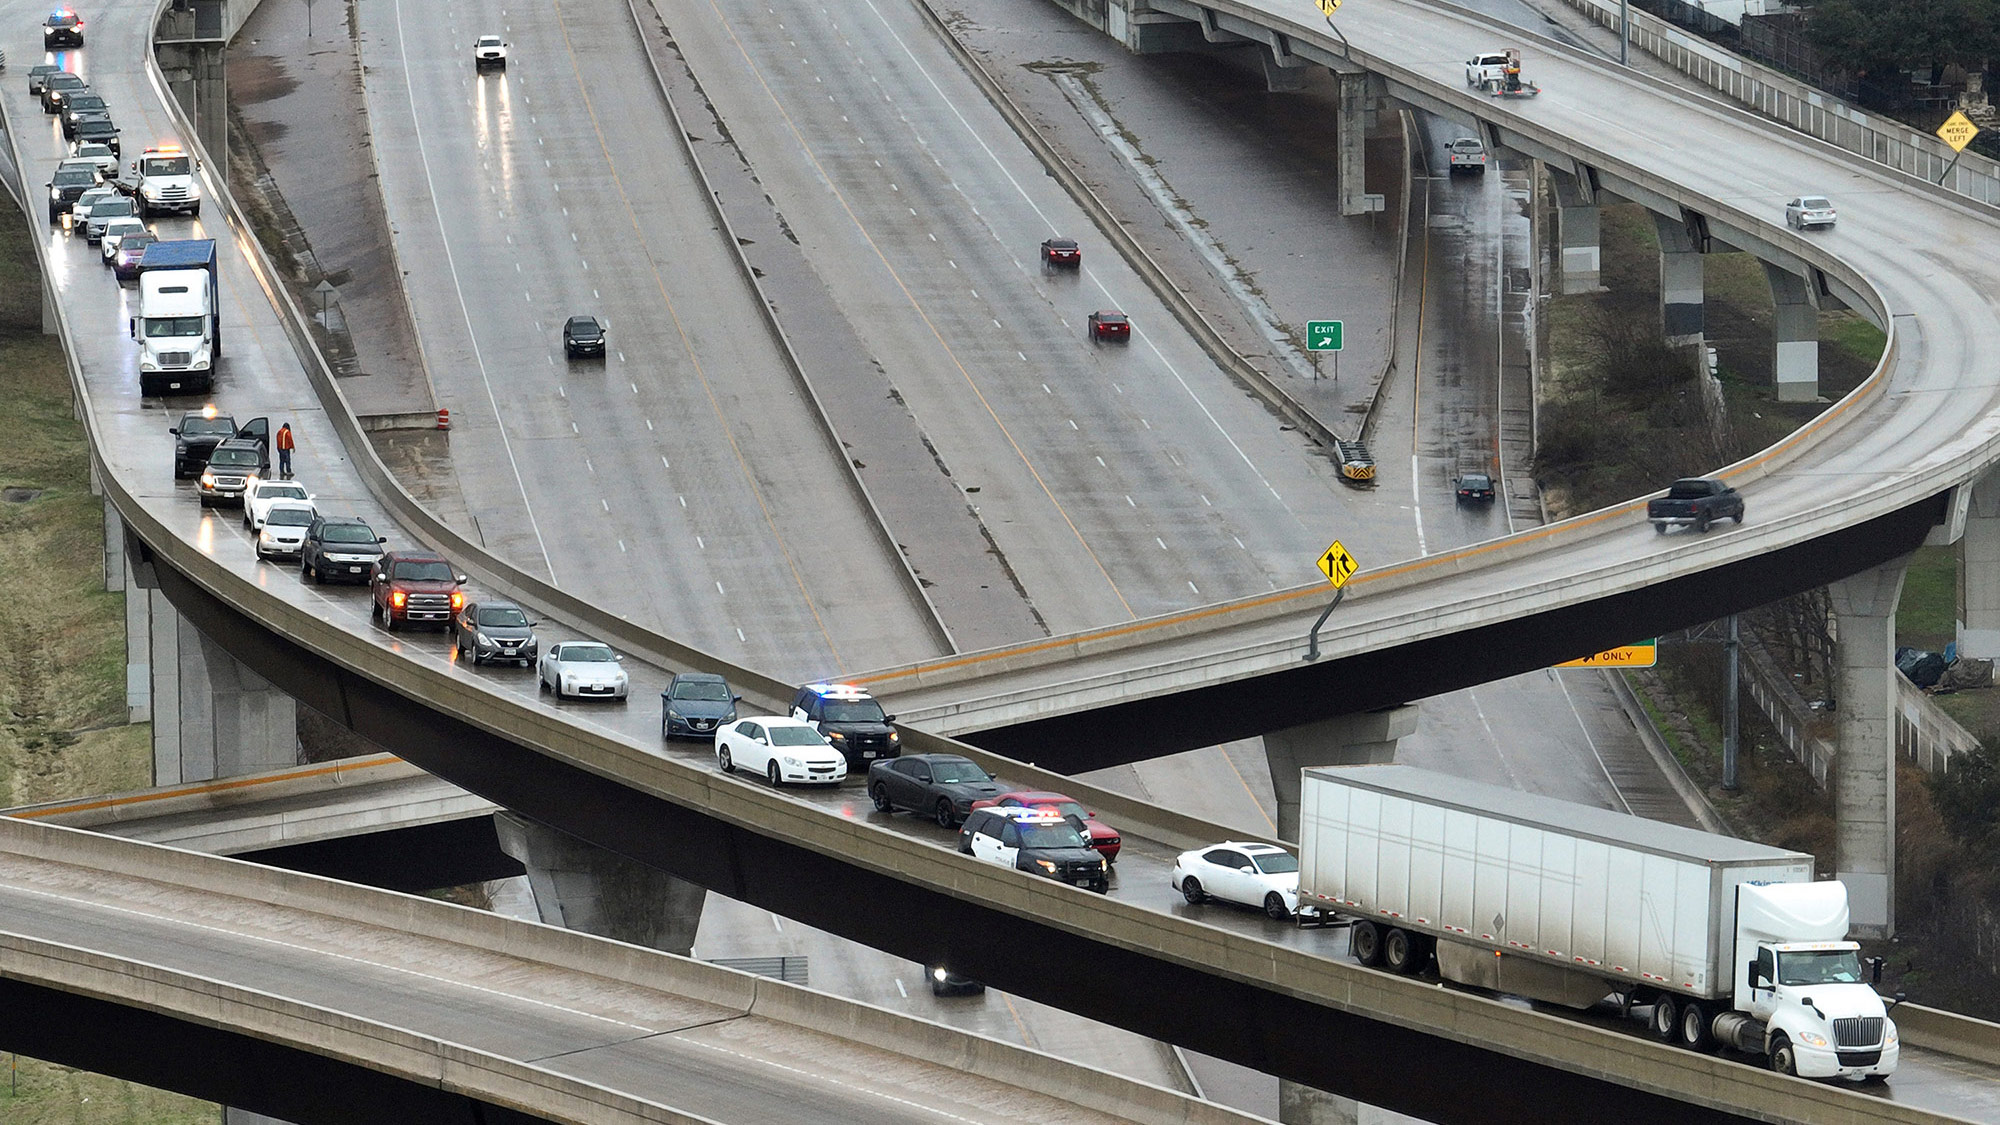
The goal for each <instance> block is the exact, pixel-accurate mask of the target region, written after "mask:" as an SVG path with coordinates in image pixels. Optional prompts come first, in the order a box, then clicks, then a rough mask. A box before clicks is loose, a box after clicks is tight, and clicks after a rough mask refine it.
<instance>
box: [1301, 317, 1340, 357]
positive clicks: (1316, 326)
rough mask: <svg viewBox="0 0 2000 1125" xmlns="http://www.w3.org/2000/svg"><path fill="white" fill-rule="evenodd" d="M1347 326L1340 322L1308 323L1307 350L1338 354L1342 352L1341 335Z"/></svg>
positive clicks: (1321, 321) (1314, 321) (1319, 321)
mask: <svg viewBox="0 0 2000 1125" xmlns="http://www.w3.org/2000/svg"><path fill="white" fill-rule="evenodd" d="M1344 327H1345V325H1344V324H1343V323H1342V322H1341V321H1338V320H1308V321H1306V350H1307V351H1313V352H1337V351H1339V350H1340V333H1341V329H1342V328H1344Z"/></svg>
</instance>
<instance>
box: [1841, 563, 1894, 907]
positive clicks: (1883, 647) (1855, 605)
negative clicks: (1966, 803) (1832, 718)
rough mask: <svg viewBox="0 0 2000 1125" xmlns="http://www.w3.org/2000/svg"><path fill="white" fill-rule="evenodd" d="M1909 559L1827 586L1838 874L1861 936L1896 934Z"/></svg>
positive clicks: (1887, 564) (1886, 564)
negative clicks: (1903, 600)
mask: <svg viewBox="0 0 2000 1125" xmlns="http://www.w3.org/2000/svg"><path fill="white" fill-rule="evenodd" d="M1908 565H1909V560H1908V559H1898V560H1896V561H1895V562H1891V563H1885V564H1883V565H1882V566H1878V567H1876V568H1875V569H1873V570H1868V571H1863V572H1862V573H1860V574H1857V575H1855V576H1853V577H1852V578H1843V579H1841V580H1840V581H1838V582H1834V583H1832V584H1830V585H1829V586H1828V587H1827V592H1828V593H1829V594H1830V595H1831V597H1830V601H1831V602H1832V605H1833V620H1834V637H1835V646H1834V647H1835V659H1836V660H1837V662H1838V667H1837V668H1836V669H1835V671H1834V701H1835V708H1836V709H1835V712H1834V713H1835V715H1836V716H1837V717H1838V720H1839V729H1838V741H1839V748H1838V750H1837V751H1836V752H1835V755H1834V759H1833V800H1834V819H1835V825H1834V868H1835V875H1836V876H1837V877H1838V878H1839V879H1840V881H1841V882H1843V883H1846V884H1847V894H1848V909H1849V911H1850V916H1851V924H1852V927H1853V930H1854V932H1855V933H1856V934H1859V935H1861V936H1863V937H1877V938H1887V937H1893V936H1895V933H1896V886H1895V876H1896V742H1895V731H1894V729H1893V727H1892V725H1891V723H1892V718H1893V715H1894V706H1895V699H1896V685H1895V681H1894V678H1893V677H1894V676H1895V675H1896V663H1895V659H1894V657H1895V645H1896V629H1895V626H1896V602H1897V600H1898V599H1899V598H1900V597H1901V596H1902V593H1903V572H1904V570H1905V569H1906V568H1907V567H1908Z"/></svg>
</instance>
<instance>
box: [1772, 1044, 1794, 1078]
mask: <svg viewBox="0 0 2000 1125" xmlns="http://www.w3.org/2000/svg"><path fill="white" fill-rule="evenodd" d="M1771 1069H1772V1070H1775V1071H1777V1072H1778V1073H1779V1074H1788V1075H1790V1076H1792V1077H1793V1078H1797V1077H1798V1076H1799V1052H1798V1048H1796V1047H1793V1046H1792V1041H1791V1040H1790V1039H1787V1038H1785V1037H1784V1036H1783V1035H1778V1036H1776V1037H1774V1038H1773V1039H1772V1040H1771Z"/></svg>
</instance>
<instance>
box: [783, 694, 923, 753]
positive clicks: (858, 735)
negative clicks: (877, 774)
mask: <svg viewBox="0 0 2000 1125" xmlns="http://www.w3.org/2000/svg"><path fill="white" fill-rule="evenodd" d="M792 718H794V719H804V720H805V721H806V722H809V723H811V724H812V725H813V726H815V727H818V728H819V732H820V733H821V734H823V735H825V736H826V740H827V741H828V742H831V743H833V745H834V747H835V748H836V749H838V750H839V751H840V752H841V753H842V754H845V755H847V768H848V769H849V770H858V769H860V768H861V767H863V766H865V765H867V764H868V763H869V762H872V761H875V760H876V759H878V758H893V757H895V756H896V755H897V754H900V753H902V745H901V744H902V741H903V738H902V736H901V735H899V734H897V733H896V728H895V727H892V726H890V725H889V724H890V723H892V722H895V720H896V716H894V715H884V714H883V713H882V705H881V704H880V703H877V702H876V701H875V697H874V696H872V695H869V694H868V693H867V692H866V691H864V690H862V689H861V688H858V687H855V686H854V685H853V684H807V685H806V686H804V687H802V688H800V689H799V693H798V694H797V695H795V696H793V697H792Z"/></svg>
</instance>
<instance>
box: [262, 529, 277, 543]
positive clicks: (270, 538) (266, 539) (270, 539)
mask: <svg viewBox="0 0 2000 1125" xmlns="http://www.w3.org/2000/svg"><path fill="white" fill-rule="evenodd" d="M277 541H278V539H277V536H275V535H272V534H271V531H270V529H269V528H266V529H264V530H263V531H260V532H258V533H257V542H259V543H264V544H267V545H268V544H271V543H276V542H277Z"/></svg>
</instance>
